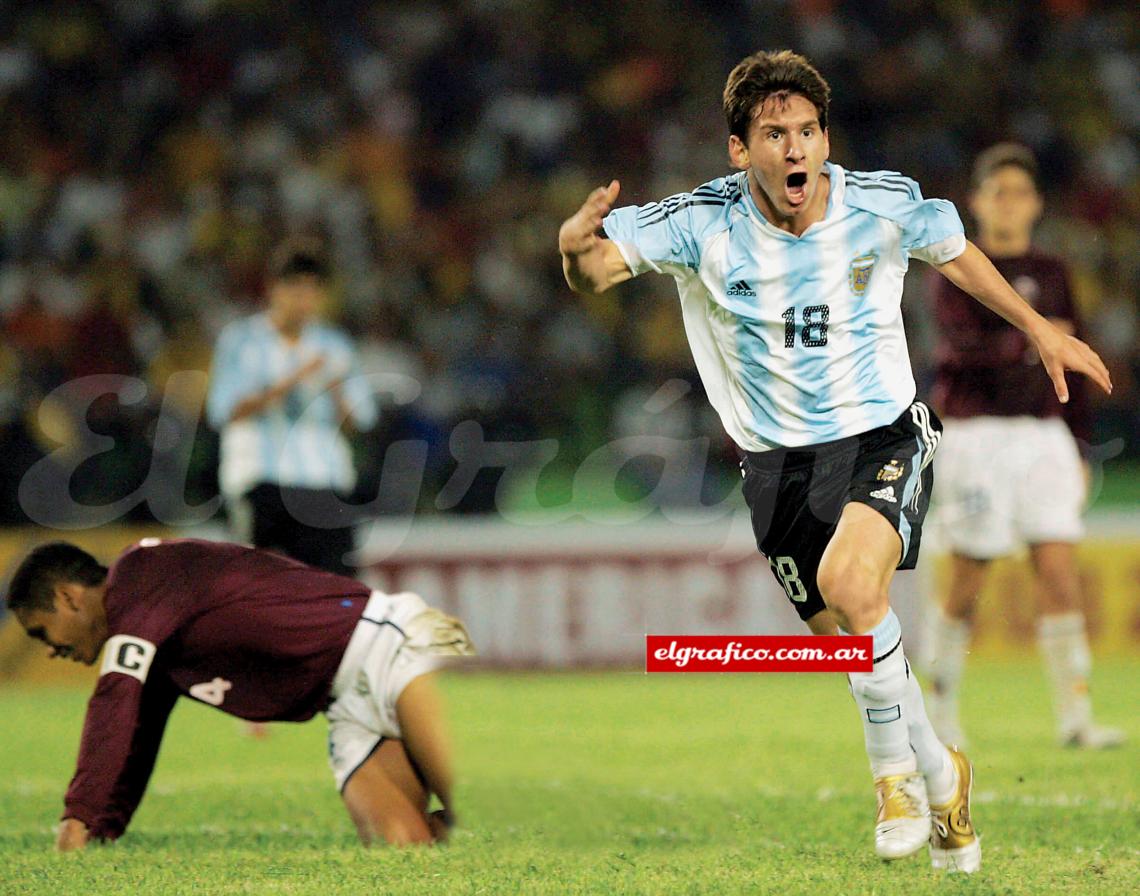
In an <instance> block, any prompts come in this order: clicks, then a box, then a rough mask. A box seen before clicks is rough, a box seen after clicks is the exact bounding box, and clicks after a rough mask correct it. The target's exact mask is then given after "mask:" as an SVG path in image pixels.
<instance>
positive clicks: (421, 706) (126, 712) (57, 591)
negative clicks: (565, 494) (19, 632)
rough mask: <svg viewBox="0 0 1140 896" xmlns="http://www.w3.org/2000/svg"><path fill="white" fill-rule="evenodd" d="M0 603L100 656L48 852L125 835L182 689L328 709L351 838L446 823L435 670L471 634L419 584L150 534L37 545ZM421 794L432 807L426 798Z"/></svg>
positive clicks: (419, 835)
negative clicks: (98, 542)
mask: <svg viewBox="0 0 1140 896" xmlns="http://www.w3.org/2000/svg"><path fill="white" fill-rule="evenodd" d="M8 606H9V608H10V609H11V611H12V612H13V613H14V614H15V616H16V618H17V619H18V620H19V622H20V623H21V624H22V625H23V626H24V628H25V629H26V630H27V632H28V634H29V635H31V636H32V637H34V638H38V639H39V640H41V641H43V642H44V643H46V644H47V645H49V646H50V647H51V648H52V656H53V657H60V658H66V659H71V660H73V661H75V662H82V663H87V664H88V665H91V664H93V663H94V662H95V661H96V659H97V658H98V657H99V654H100V651H102V653H103V662H102V665H101V667H100V676H99V681H98V684H97V685H96V688H95V693H94V695H93V696H92V697H91V701H90V703H89V704H88V707H87V720H86V723H85V724H84V727H83V740H82V743H81V745H80V751H79V761H78V767H77V769H76V772H75V776H74V777H73V778H72V781H71V786H70V788H69V789H68V791H67V796H66V798H65V799H64V807H65V808H64V814H63V823H62V824H61V826H60V831H59V836H58V839H57V846H58V848H59V849H61V850H70V849H78V848H82V847H83V846H85V845H86V844H87V842H88V840H90V839H99V840H104V839H105V840H114V839H116V838H118V837H119V836H121V835H122V833H123V832H124V830H125V829H126V827H127V825H128V824H129V822H130V820H131V816H132V815H133V814H134V811H135V809H136V808H138V805H139V802H140V801H141V800H142V797H143V793H144V792H145V790H146V786H147V782H148V781H149V779H150V774H151V771H152V769H153V768H154V763H155V759H156V758H157V756H158V748H159V745H160V744H161V742H162V736H163V732H164V730H165V728H166V722H167V719H168V717H169V715H170V711H171V709H173V707H174V704H175V702H176V701H177V699H178V698H179V697H180V696H182V695H188V696H190V697H193V698H194V699H196V700H199V701H201V702H203V703H208V704H210V705H211V706H216V707H218V708H219V709H221V710H222V711H223V712H227V713H230V714H231V715H235V716H238V717H239V718H243V719H247V720H250V721H286V722H300V721H304V720H306V719H309V718H311V717H312V716H313V715H315V714H316V713H318V712H324V713H326V714H327V716H328V720H329V761H330V763H331V765H332V770H333V775H334V777H335V779H336V783H337V786H338V788H339V789H340V791H341V795H342V797H343V799H344V803H345V806H346V808H347V809H348V812H349V815H350V816H351V817H352V820H353V822H354V823H355V825H356V828H357V831H358V833H359V835H360V839H361V840H362V841H363V842H365V843H370V842H373V841H386V842H388V843H394V844H409V843H430V842H432V841H434V840H439V839H443V838H445V837H446V835H447V830H448V828H449V827H450V826H451V824H452V823H453V821H454V814H453V812H454V809H453V803H452V771H451V755H450V746H449V739H448V737H447V732H446V730H445V728H444V722H443V712H442V707H441V705H440V699H439V696H438V694H437V692H436V688H435V684H434V682H433V676H434V672H435V670H436V669H438V668H439V667H440V666H441V665H442V664H443V663H444V662H445V661H446V659H447V658H448V657H452V656H459V655H466V654H470V653H471V652H472V649H471V644H470V641H469V639H468V637H467V633H466V631H465V630H464V628H463V625H462V623H460V622H459V621H458V620H457V619H454V618H452V617H450V616H445V615H444V614H443V613H441V612H439V611H438V610H433V609H431V608H429V607H428V606H427V605H426V604H425V603H424V602H423V600H422V599H421V598H420V597H419V596H417V595H415V594H409V593H404V594H391V595H390V594H384V593H382V592H379V591H370V590H369V589H368V588H367V587H365V586H364V585H362V584H360V583H359V582H357V581H355V580H353V579H348V578H344V577H342V576H339V575H335V574H332V573H327V572H321V571H319V570H316V569H313V568H312V567H309V566H305V565H303V564H301V563H298V562H296V561H294V560H290V559H287V558H285V557H282V556H280V555H277V554H271V553H268V552H266V551H260V550H257V549H253V548H248V547H242V546H239V545H232V544H220V543H213V542H205V541H196V540H192V539H181V540H172V541H159V540H158V539H147V540H144V541H142V542H140V543H139V544H138V545H137V546H135V547H132V548H130V549H129V550H127V551H126V552H125V553H123V554H122V556H120V557H119V558H118V560H117V561H115V563H114V564H113V565H112V566H111V568H110V569H109V570H108V569H106V568H105V567H103V566H101V565H100V564H99V563H98V562H96V560H95V559H94V558H93V557H91V556H90V555H89V554H87V553H86V552H84V551H82V550H80V549H79V548H77V547H75V546H74V545H70V544H66V543H62V542H58V543H55V544H49V545H44V546H42V547H39V548H36V549H35V550H34V551H32V552H31V553H30V554H29V555H28V556H27V557H26V558H25V559H24V561H23V562H22V563H21V565H20V567H19V569H17V571H16V574H15V575H14V576H13V578H12V582H11V585H10V587H9V592H8ZM432 794H435V796H436V798H437V799H438V800H439V801H440V804H441V806H442V808H441V809H440V810H437V811H435V812H431V813H429V811H428V809H429V805H428V804H429V798H430V796H431V795H432Z"/></svg>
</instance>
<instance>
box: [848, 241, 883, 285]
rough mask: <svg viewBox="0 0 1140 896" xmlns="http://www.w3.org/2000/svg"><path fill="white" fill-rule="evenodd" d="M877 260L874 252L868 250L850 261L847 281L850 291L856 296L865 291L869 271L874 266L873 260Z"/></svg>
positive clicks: (868, 281)
mask: <svg viewBox="0 0 1140 896" xmlns="http://www.w3.org/2000/svg"><path fill="white" fill-rule="evenodd" d="M878 260H879V256H878V255H876V254H875V253H874V252H868V253H867V254H866V255H860V256H859V257H857V258H855V259H853V260H852V261H851V269H850V270H849V271H848V272H847V282H848V283H850V284H851V291H852V292H853V293H855V295H857V296H861V295H863V293H865V292H866V291H867V284H869V283H870V282H871V271H872V270H874V268H875V262H876V261H878Z"/></svg>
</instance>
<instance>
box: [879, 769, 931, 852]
mask: <svg viewBox="0 0 1140 896" xmlns="http://www.w3.org/2000/svg"><path fill="white" fill-rule="evenodd" d="M875 798H876V799H877V800H878V803H879V811H878V813H877V814H876V816H875V852H876V853H877V854H878V856H879V857H880V858H882V859H902V858H905V857H906V856H909V855H913V854H914V853H916V852H918V851H919V850H920V849H922V847H923V846H924V845H925V844H926V842H927V841H928V840H929V839H930V836H931V834H930V830H931V829H930V804H929V803H928V802H927V799H926V779H925V778H924V777H923V776H922V775H921V774H919V773H918V772H911V773H910V774H906V775H886V776H885V777H882V778H876V779H875Z"/></svg>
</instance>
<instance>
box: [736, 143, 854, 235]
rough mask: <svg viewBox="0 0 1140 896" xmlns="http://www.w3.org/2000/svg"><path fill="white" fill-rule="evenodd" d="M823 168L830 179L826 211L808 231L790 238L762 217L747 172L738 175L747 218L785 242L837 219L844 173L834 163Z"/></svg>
mask: <svg viewBox="0 0 1140 896" xmlns="http://www.w3.org/2000/svg"><path fill="white" fill-rule="evenodd" d="M823 167H824V168H825V169H826V171H827V175H828V177H829V178H830V185H829V187H828V193H827V209H826V210H825V211H824V213H823V217H822V218H821V219H820V220H818V221H816V222H815V223H814V224H812V225H811V226H810V227H808V229H807V230H805V231H804V232H803V233H802V234H800V235H799V236H792V234H790V233H788V232H787V231H786V230H781V229H780V228H779V227H777V226H776V225H775V224H772V223H771V222H770V221H769V220H768V219H767V218H765V217H764V213H763V212H761V211H760V208H759V207H758V206H757V205H756V200H755V199H753V198H752V190H750V189H749V186H748V172H747V171H741V172H740V174H739V175H738V176H739V178H740V192H741V195H742V196H743V197H744V208H745V211H747V213H748V216H749V217H750V218H752V219H753V220H754V221H756V223H757V224H759V226H760V227H762V228H764V229H765V230H766V231H767V232H769V233H771V234H773V235H775V236H779V237H781V238H783V239H786V240H799V239H803V238H804V237H805V236H807V235H808V234H809V233H811V232H812V230H813V229H815V228H816V227H819V226H820V225H822V224H825V223H827V222H828V221H831V220H833V219H834V218H837V217H839V216H840V214H841V212H840V209H841V208H842V206H843V199H844V196H845V195H846V194H847V184H846V180H845V177H844V174H845V172H844V170H843V169H842V168H841V167H840V166H839V165H836V164H835V163H834V162H826V161H825V162H824V163H823Z"/></svg>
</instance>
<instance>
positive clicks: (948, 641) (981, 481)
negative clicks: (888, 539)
mask: <svg viewBox="0 0 1140 896" xmlns="http://www.w3.org/2000/svg"><path fill="white" fill-rule="evenodd" d="M1042 207H1043V206H1042V198H1041V193H1040V191H1039V189H1038V185H1037V162H1036V160H1035V159H1034V157H1033V155H1032V153H1030V151H1029V150H1028V149H1026V148H1025V147H1023V146H1018V145H1016V144H1010V143H1004V144H999V145H997V146H993V147H990V148H989V149H988V150H986V151H985V152H983V153H982V154H981V155H979V156H978V158H977V161H976V163H975V165H974V177H973V191H972V195H971V199H970V211H971V213H972V214H973V216H974V218H975V220H976V221H977V223H978V243H979V245H980V246H981V247H982V248H983V249H984V250H985V252H986V254H987V255H988V256H989V257H990V258H992V259H994V263H995V265H996V266H997V269H998V270H999V271H1000V272H1001V274H1002V275H1003V276H1004V277H1005V278H1006V279H1007V280H1008V281H1009V282H1010V283H1011V284H1013V286H1014V288H1015V289H1016V290H1017V291H1018V292H1019V293H1020V294H1021V296H1022V298H1024V299H1025V300H1026V301H1027V302H1029V303H1030V304H1031V305H1033V307H1034V308H1035V309H1036V310H1037V312H1038V313H1039V314H1042V315H1044V316H1045V317H1046V318H1048V319H1049V320H1050V321H1052V322H1053V323H1055V324H1057V326H1059V327H1060V328H1062V329H1064V330H1065V331H1066V332H1069V333H1079V331H1080V320H1079V318H1078V316H1077V311H1076V308H1075V307H1074V305H1073V299H1072V296H1071V295H1070V293H1069V286H1068V276H1067V273H1066V270H1065V266H1064V264H1063V263H1062V262H1061V261H1060V260H1059V259H1056V258H1052V257H1050V256H1048V255H1043V254H1041V253H1040V252H1037V251H1036V250H1035V249H1034V248H1033V246H1032V238H1033V229H1034V226H1035V225H1036V224H1037V221H1038V219H1039V218H1040V217H1041V212H1042ZM934 302H935V313H936V315H937V319H938V324H939V346H938V353H937V355H938V376H937V380H936V383H935V387H934V396H933V400H934V403H935V405H936V407H937V408H938V409H939V410H940V411H941V412H942V413H943V416H945V417H946V432H945V436H944V438H943V441H942V453H941V457H940V460H939V468H940V476H941V479H940V484H939V492H940V498H941V499H942V503H943V505H944V506H943V514H944V517H945V521H946V523H947V525H946V527H945V534H946V537H947V539H948V542H949V545H950V548H951V557H950V569H951V572H950V581H949V587H948V590H947V593H946V595H945V603H944V611H943V612H941V613H940V612H937V611H935V612H934V613H933V614H932V617H931V619H932V623H933V624H932V626H931V628H930V631H929V637H930V642H931V643H930V644H929V645H928V654H929V656H928V662H929V666H930V668H929V671H930V674H931V684H932V688H931V690H932V693H931V695H930V702H929V706H930V721H931V722H932V723H933V725H934V728H935V730H936V731H937V732H938V733H939V734H940V735H941V736H942V739H943V741H944V742H946V743H957V744H962V743H964V738H963V736H962V732H961V727H960V725H959V721H958V684H959V681H960V680H961V675H962V665H963V662H964V659H965V653H966V648H967V645H968V641H969V634H970V621H971V619H972V617H973V612H974V607H975V605H976V603H977V600H978V593H979V592H980V591H981V588H982V584H983V581H984V579H985V575H986V571H987V569H988V567H989V563H990V561H991V560H992V559H993V558H995V557H999V556H1002V555H1005V554H1009V553H1011V552H1012V551H1013V550H1014V548H1015V547H1016V546H1017V544H1018V542H1025V543H1027V544H1028V545H1029V556H1030V560H1031V562H1032V565H1033V570H1034V572H1035V573H1036V577H1037V579H1038V582H1039V586H1040V587H1039V594H1040V602H1039V612H1040V627H1039V630H1038V641H1039V643H1040V646H1041V653H1042V655H1043V657H1044V659H1045V665H1046V668H1047V670H1048V673H1049V678H1050V680H1051V682H1052V686H1053V699H1054V705H1055V707H1056V713H1057V730H1058V734H1059V737H1060V740H1061V742H1062V743H1064V744H1069V745H1072V746H1077V747H1088V748H1094V749H1095V748H1100V747H1111V746H1116V745H1118V744H1120V743H1121V742H1122V741H1123V739H1124V733H1123V732H1122V731H1119V730H1117V729H1113V728H1104V727H1102V726H1099V725H1096V724H1094V722H1093V718H1092V706H1091V702H1090V700H1089V694H1088V678H1089V674H1090V671H1091V664H1092V659H1091V654H1090V652H1089V644H1088V637H1087V636H1086V634H1085V619H1084V615H1083V613H1082V612H1081V610H1080V581H1079V577H1078V574H1077V563H1076V550H1075V545H1076V542H1077V541H1079V540H1080V538H1081V535H1082V534H1083V525H1082V522H1081V509H1082V505H1083V504H1084V500H1085V475H1084V470H1083V469H1082V464H1081V459H1080V455H1079V452H1078V448H1077V445H1076V442H1075V441H1074V439H1075V438H1079V439H1081V440H1083V441H1084V442H1085V443H1086V444H1087V442H1088V440H1089V435H1090V431H1089V411H1088V401H1087V393H1086V391H1085V389H1084V383H1083V382H1081V381H1077V382H1074V383H1073V384H1072V389H1071V400H1070V401H1069V403H1068V404H1066V405H1062V404H1060V403H1059V402H1058V401H1057V399H1056V397H1055V396H1054V395H1053V391H1052V389H1050V388H1049V383H1048V381H1047V380H1046V379H1045V378H1044V377H1042V376H1041V375H1040V373H1039V371H1037V370H1036V364H1037V352H1036V350H1035V347H1034V346H1033V345H1032V344H1031V343H1030V342H1029V340H1027V339H1026V338H1025V336H1024V335H1022V333H1020V332H1019V331H1018V330H1017V329H1015V328H1014V327H1012V326H1010V325H1009V324H1007V323H1006V322H1005V321H1003V320H1000V319H999V318H997V317H994V316H993V315H992V314H987V313H986V312H985V311H983V310H982V309H980V308H979V307H978V305H977V303H976V302H974V301H973V300H972V299H971V298H970V297H969V296H968V295H967V294H966V293H964V292H963V291H962V290H961V289H959V288H958V287H957V286H955V285H954V284H953V283H951V282H949V281H947V280H944V279H942V278H937V284H936V285H935V293H934Z"/></svg>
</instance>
